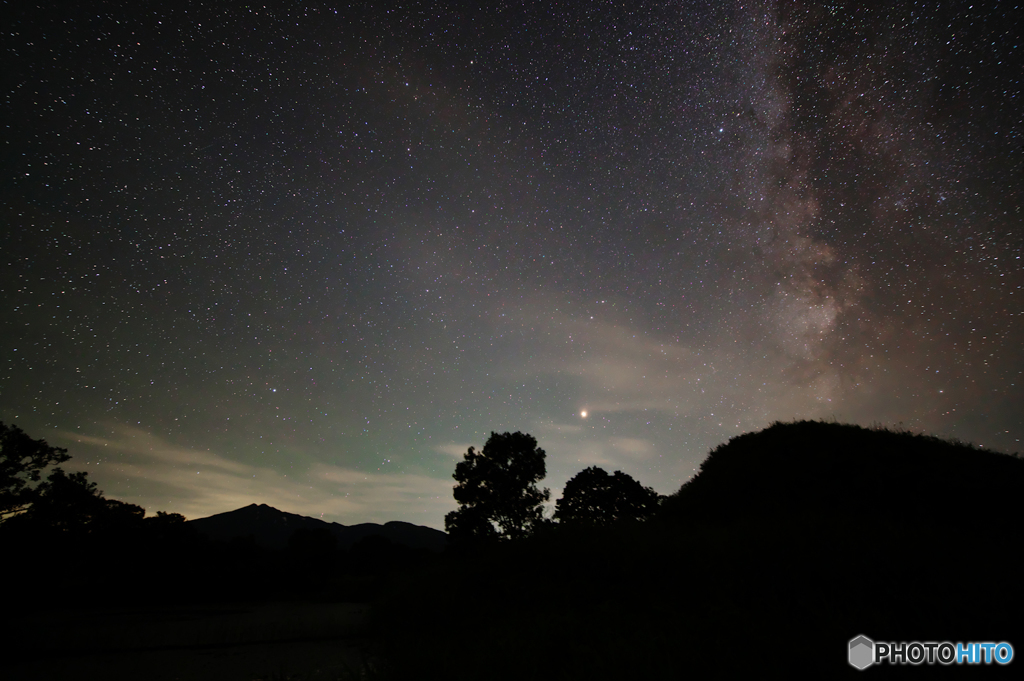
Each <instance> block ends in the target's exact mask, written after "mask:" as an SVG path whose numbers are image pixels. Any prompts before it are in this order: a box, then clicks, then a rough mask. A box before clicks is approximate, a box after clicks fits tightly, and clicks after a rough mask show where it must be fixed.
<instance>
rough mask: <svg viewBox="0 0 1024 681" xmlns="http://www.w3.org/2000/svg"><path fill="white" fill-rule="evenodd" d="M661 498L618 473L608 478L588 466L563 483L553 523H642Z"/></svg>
mask: <svg viewBox="0 0 1024 681" xmlns="http://www.w3.org/2000/svg"><path fill="white" fill-rule="evenodd" d="M660 499H661V497H660V496H659V495H658V493H657V492H655V491H654V490H653V489H651V488H650V487H644V486H643V485H641V484H640V483H639V482H637V481H636V480H634V479H633V478H632V477H631V476H629V475H627V474H626V473H623V472H622V471H615V474H614V475H608V472H607V471H606V470H604V469H603V468H598V467H597V466H591V467H590V468H585V469H583V470H582V471H580V472H579V473H577V474H576V477H574V478H573V479H572V480H570V481H569V482H567V483H565V490H564V491H563V492H562V498H561V499H559V500H558V501H556V502H555V519H556V520H558V521H559V522H561V523H565V524H577V525H611V524H612V523H616V522H621V521H639V520H646V519H647V518H649V517H651V516H652V515H654V512H655V511H656V510H657V508H658V504H659V502H660Z"/></svg>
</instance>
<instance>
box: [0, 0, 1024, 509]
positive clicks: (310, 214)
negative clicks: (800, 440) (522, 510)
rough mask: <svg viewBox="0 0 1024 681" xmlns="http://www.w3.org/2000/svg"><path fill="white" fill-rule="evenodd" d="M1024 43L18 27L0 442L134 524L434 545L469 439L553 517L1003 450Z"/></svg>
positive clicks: (354, 11)
mask: <svg viewBox="0 0 1024 681" xmlns="http://www.w3.org/2000/svg"><path fill="white" fill-rule="evenodd" d="M1022 12H1024V10H1022V8H1021V6H1020V5H1018V4H1014V3H1012V2H1009V3H1008V2H986V3H983V4H974V5H972V6H970V7H964V6H960V5H956V4H951V5H930V4H927V5H926V4H921V3H907V2H903V3H898V4H896V5H891V4H879V5H877V6H876V5H875V4H873V3H868V4H864V3H833V4H827V5H820V6H819V5H817V4H815V3H801V2H753V3H734V4H730V3H726V4H724V5H723V4H721V3H705V2H672V3H614V2H596V3H572V2H570V3H563V4H560V5H548V4H543V3H542V4H529V3H527V4H515V3H494V4H488V5H482V6H481V5H477V4H468V3H467V4H464V5H463V4H458V3H431V2H419V3H409V4H398V3H376V4H373V5H369V4H367V5H365V6H364V5H350V6H349V5H345V6H342V5H328V4H322V3H308V4H305V5H296V4H294V3H271V4H268V5H266V6H259V7H255V6H252V7H248V8H244V9H236V8H216V7H210V6H206V5H205V4H204V3H190V2H183V3H142V4H141V5H140V4H138V3H116V2H115V3H98V2H85V3H79V4H77V5H74V6H62V7H60V8H58V9H55V8H47V7H21V6H20V4H19V5H18V6H8V7H7V8H6V9H5V10H4V16H5V20H4V22H3V25H4V26H5V29H4V31H3V37H2V39H0V46H2V49H3V54H4V63H5V67H4V69H3V73H2V74H0V79H2V82H3V85H4V87H3V91H4V98H3V100H2V101H0V111H2V120H3V121H4V122H5V125H4V128H3V146H2V150H3V151H2V153H3V164H2V169H3V175H2V179H0V215H2V220H3V223H2V224H3V236H4V247H3V249H2V252H0V256H2V257H0V264H2V265H3V267H2V269H0V291H2V293H3V295H2V302H3V315H2V317H0V319H2V327H0V329H2V330H0V348H2V354H0V357H2V360H3V365H2V366H0V419H2V420H3V421H4V422H7V423H16V424H18V425H19V426H21V427H22V428H23V429H24V430H25V431H26V432H28V433H29V434H30V435H32V436H33V437H43V438H46V439H47V440H48V441H49V442H50V444H53V445H57V446H63V447H68V448H69V451H70V453H71V455H72V456H73V459H72V461H71V468H75V469H82V470H88V471H89V473H90V476H91V477H92V478H93V479H94V480H96V481H97V482H99V484H100V487H101V489H103V490H104V491H105V493H106V494H107V495H108V496H112V497H115V498H119V499H123V500H125V501H129V502H132V503H138V504H140V505H142V506H144V507H146V508H147V509H148V510H149V511H151V512H154V511H156V510H165V511H174V512H180V513H184V514H185V515H186V516H188V517H199V516H203V515H209V514H212V513H216V512H221V511H226V510H231V509H233V508H237V507H239V506H242V505H246V504H248V503H253V502H256V503H269V504H271V505H274V506H277V507H278V508H281V509H282V510H286V511H290V512H297V513H303V514H308V515H318V516H319V515H320V514H323V516H324V517H325V518H329V519H331V520H336V521H338V522H341V523H345V524H353V523H357V522H364V521H386V520H394V519H401V520H407V521H410V522H416V523H420V524H425V525H431V526H434V527H441V526H442V518H443V516H444V513H445V512H447V511H448V510H450V509H451V508H454V501H453V499H452V496H451V487H452V485H453V481H452V479H451V474H452V471H453V470H454V467H455V464H456V463H457V462H458V461H459V460H460V457H461V455H462V453H464V452H465V450H466V449H467V448H468V447H469V446H471V445H473V446H477V447H479V446H481V445H482V444H483V442H484V441H485V440H486V438H487V435H488V434H489V433H490V431H492V430H495V431H505V430H510V431H515V430H522V431H524V432H529V433H531V434H533V435H534V436H535V437H536V438H537V439H538V442H539V444H540V446H541V447H543V448H544V449H545V450H546V451H547V453H548V461H547V463H548V477H547V479H546V481H545V482H546V484H547V485H548V486H550V487H551V488H552V490H553V492H554V496H553V498H557V496H558V491H559V490H560V489H561V487H562V485H564V483H565V481H566V480H568V479H569V478H570V477H572V476H573V475H575V473H577V472H579V471H580V470H582V469H583V468H585V467H587V466H589V465H600V466H603V467H605V468H607V469H608V470H609V471H611V470H616V469H621V470H623V471H625V472H627V473H629V474H630V475H632V476H633V477H635V478H637V479H638V480H640V481H641V482H642V483H643V484H645V485H649V486H652V487H654V488H655V489H657V490H658V491H659V492H661V493H671V492H673V491H675V490H676V489H678V487H679V486H680V485H681V484H682V483H683V482H685V481H686V480H687V479H688V478H689V476H690V475H692V474H693V472H694V470H695V469H696V467H697V466H698V465H699V463H700V461H701V460H703V458H704V456H705V455H706V454H707V452H708V451H709V450H710V449H711V448H713V447H714V446H716V445H717V444H719V443H721V442H724V441H726V440H727V439H728V438H730V437H732V436H734V435H737V434H739V433H741V432H746V431H750V430H756V429H759V428H762V427H765V426H767V425H768V424H769V423H771V422H772V421H774V420H791V419H797V418H836V419H837V420H839V421H844V422H855V423H860V424H862V425H870V424H873V423H876V424H882V425H888V426H893V425H897V426H901V427H904V428H908V429H911V430H915V431H923V432H928V433H933V434H936V435H940V436H943V437H951V438H959V439H961V440H964V441H970V442H974V443H976V444H981V445H984V446H987V447H992V448H995V449H1000V450H1003V451H1020V450H1021V449H1022V448H1021V446H1020V439H1021V437H1022V436H1024V417H1022V414H1024V412H1022V410H1021V405H1022V404H1024V390H1022V380H1024V376H1022V371H1024V353H1022V351H1021V343H1022V339H1024V316H1022V315H1024V303H1022V296H1024V290H1022V288H1021V287H1022V285H1024V270H1022V260H1021V256H1022V251H1024V224H1022V219H1024V216H1022V213H1021V204H1022V198H1024V197H1022V188H1024V156H1022V152H1024V148H1022V139H1024V138H1022V135H1024V122H1022V120H1024V103H1022V99H1021V74H1022V73H1024V69H1022V58H1021V56H1022V49H1021V45H1020V35H1021V34H1022V16H1024V14H1022ZM583 411H585V412H586V413H587V416H586V418H585V419H584V418H582V417H581V412H583Z"/></svg>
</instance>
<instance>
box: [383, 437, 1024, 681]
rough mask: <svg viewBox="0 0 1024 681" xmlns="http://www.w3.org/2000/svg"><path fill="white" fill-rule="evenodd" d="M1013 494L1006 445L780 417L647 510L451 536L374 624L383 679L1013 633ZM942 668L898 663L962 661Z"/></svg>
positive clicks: (760, 662)
mask: <svg viewBox="0 0 1024 681" xmlns="http://www.w3.org/2000/svg"><path fill="white" fill-rule="evenodd" d="M1022 498H1024V460H1022V459H1021V458H1019V457H1017V456H1012V455H1008V454H998V453H995V452H991V451H986V450H983V449H980V448H977V447H973V446H970V445H964V444H960V443H956V442H948V441H943V440H940V439H938V438H934V437H930V436H922V435H914V434H911V433H907V432H896V431H890V430H884V429H877V428H871V429H869V428H863V427H859V426H853V425H841V424H838V423H825V422H807V421H801V422H794V423H776V424H773V425H772V426H770V427H769V428H767V429H765V430H763V431H760V432H756V433H749V434H746V435H740V436H738V437H735V438H733V439H732V440H730V441H729V442H728V443H725V444H723V445H721V446H719V447H718V448H716V449H715V450H714V451H712V452H711V453H710V455H709V456H708V457H707V459H706V460H705V462H704V463H703V465H702V466H701V469H700V472H699V473H698V474H697V475H696V476H695V477H694V478H693V479H692V480H691V481H689V482H688V483H686V484H685V485H683V486H682V488H681V489H680V490H679V491H678V492H677V493H676V494H674V495H672V496H671V497H670V498H668V499H667V500H666V501H665V502H663V503H662V505H661V506H660V507H659V509H658V513H657V514H656V515H655V517H654V518H652V519H650V520H647V521H644V522H639V523H637V522H632V523H617V524H610V525H607V526H593V525H570V524H563V523H548V524H546V525H544V526H542V527H540V528H539V529H538V530H537V531H536V532H534V533H533V534H532V535H530V536H528V537H526V538H525V539H523V540H516V541H506V542H493V543H491V544H481V545H480V546H478V547H474V548H473V549H472V550H467V551H465V552H459V551H452V552H447V553H446V554H444V555H443V556H442V560H441V561H439V563H438V564H437V565H435V566H431V567H429V568H428V569H427V571H426V572H425V573H424V575H422V576H421V577H420V578H419V579H418V580H414V581H411V582H410V583H409V584H408V585H407V586H406V587H404V588H403V589H404V590H402V591H401V592H397V593H395V594H394V596H393V597H392V598H391V599H390V601H388V602H387V603H384V604H382V605H381V606H379V607H378V610H377V613H378V614H377V616H378V617H379V619H380V624H379V630H380V631H381V632H385V634H386V636H387V637H388V639H389V643H388V645H389V651H390V652H389V655H390V661H391V663H392V665H393V666H394V667H395V669H396V674H395V678H413V676H415V675H419V676H421V677H430V678H442V677H443V678H466V679H476V678H486V679H493V680H500V679H508V680H509V681H513V680H518V679H522V678H531V677H533V676H536V670H537V669H544V670H545V672H546V673H547V674H548V675H549V676H553V677H557V678H559V679H587V681H595V680H598V679H622V678H651V679H654V678H760V677H763V676H765V675H766V673H770V672H772V671H774V670H776V669H777V670H778V674H781V675H785V676H787V677H789V676H794V675H795V676H798V677H804V676H806V677H814V678H828V679H837V678H847V677H849V678H862V675H863V672H860V671H858V670H857V669H855V668H854V667H852V666H851V665H850V664H849V663H848V662H847V647H848V642H849V641H850V640H851V639H853V638H854V637H856V636H859V635H865V636H868V637H869V638H871V639H872V640H874V641H954V642H956V641H960V642H968V641H1009V642H1011V643H1012V644H1013V645H1014V647H1015V648H1017V649H1018V650H1019V647H1018V646H1019V645H1020V643H1019V642H1020V641H1021V640H1024V638H1022V637H1024V634H1022V630H1024V628H1022V626H1021V624H1020V613H1021V612H1024V582H1022V581H1021V580H1020V578H1019V568H1020V558H1019V555H1020V550H1019V537H1021V536H1022V535H1024V515H1022V510H1021V504H1020V503H1019V500H1020V499H1022ZM529 603H532V604H537V603H541V604H543V609H540V606H535V607H524V604H529ZM1014 664H1016V661H1014ZM954 666H955V665H954ZM992 666H993V667H994V666H995V665H992ZM939 667H941V665H924V664H922V665H920V666H919V667H917V668H916V669H915V668H913V666H910V667H903V666H895V667H893V668H892V671H893V672H896V673H899V675H900V676H901V677H903V676H906V675H907V674H908V673H909V674H911V675H913V674H914V672H915V671H917V672H922V673H924V672H927V673H928V674H929V676H930V677H931V676H934V675H935V674H940V675H941V674H942V673H943V672H945V671H948V672H950V674H951V675H955V674H957V673H959V676H963V672H964V671H969V670H964V669H961V668H956V669H953V668H948V669H947V668H945V667H942V668H939ZM886 671H888V670H886V669H872V670H871V672H869V673H874V672H879V673H883V674H884V673H885V672H886ZM985 671H998V670H995V669H987V668H986V669H985Z"/></svg>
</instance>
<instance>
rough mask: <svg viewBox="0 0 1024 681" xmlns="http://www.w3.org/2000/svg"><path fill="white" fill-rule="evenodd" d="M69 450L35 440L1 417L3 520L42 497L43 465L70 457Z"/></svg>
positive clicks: (0, 510)
mask: <svg viewBox="0 0 1024 681" xmlns="http://www.w3.org/2000/svg"><path fill="white" fill-rule="evenodd" d="M70 458H71V457H70V456H68V450H66V449H61V448H60V447H51V446H50V445H48V444H46V441H45V440H33V439H32V438H30V437H29V436H28V435H26V434H25V431H23V430H22V429H21V428H19V427H18V426H13V425H12V426H6V425H4V423H3V422H2V421H0V520H2V519H5V518H7V517H9V516H12V515H16V514H18V513H21V512H23V511H25V510H27V509H28V508H29V507H30V506H31V505H32V503H33V502H34V501H36V500H37V499H39V495H40V491H39V489H38V487H32V486H31V485H29V483H31V482H39V480H40V477H41V474H42V471H43V469H45V468H47V467H48V466H52V465H56V464H61V463H64V462H65V461H67V460H68V459H70Z"/></svg>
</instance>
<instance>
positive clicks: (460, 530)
mask: <svg viewBox="0 0 1024 681" xmlns="http://www.w3.org/2000/svg"><path fill="white" fill-rule="evenodd" d="M544 457H545V453H544V450H543V449H541V448H540V447H538V446H537V440H536V439H535V438H534V437H533V436H531V435H528V434H526V433H520V432H515V433H500V434H499V433H493V432H492V433H491V436H490V438H488V439H487V443H486V444H485V445H484V448H483V451H480V452H477V451H476V450H475V449H474V448H473V447H470V448H469V451H468V452H466V454H465V459H464V460H463V461H461V462H460V463H459V464H458V465H457V466H456V467H455V473H454V475H453V476H452V477H454V478H455V480H456V481H457V482H458V484H457V485H456V486H455V501H457V502H459V508H458V509H457V510H455V511H452V512H451V513H449V514H448V515H447V516H445V519H444V525H445V529H446V530H447V531H448V533H449V534H450V535H451V537H452V539H454V540H456V541H464V540H468V539H487V538H499V539H518V538H520V537H524V536H526V535H527V534H529V533H530V532H531V531H532V530H533V529H534V528H535V527H536V526H537V525H538V524H539V523H540V522H541V521H542V520H543V508H542V506H541V504H543V503H544V502H545V501H547V500H548V499H549V498H550V496H551V493H550V492H549V491H548V490H547V489H543V490H541V489H538V488H537V483H538V482H539V481H540V480H542V479H543V478H544V475H545V474H546V472H547V471H546V469H545V466H544Z"/></svg>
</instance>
